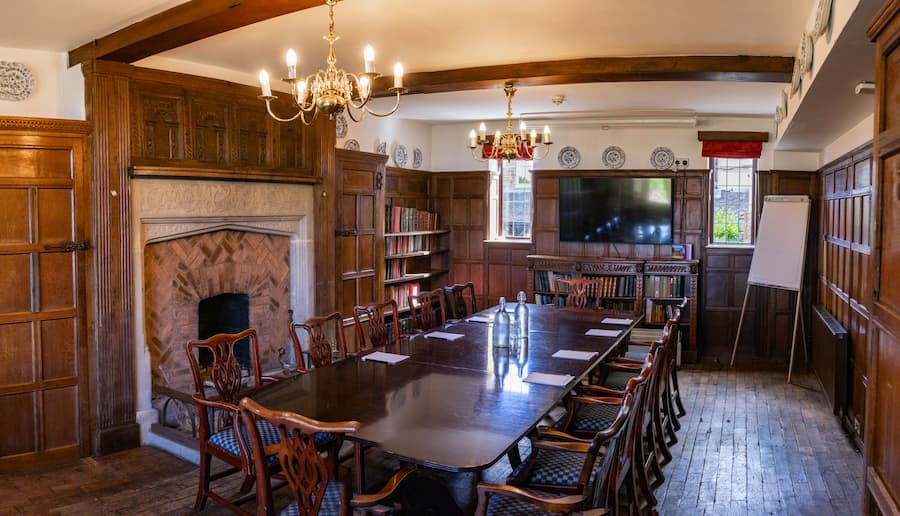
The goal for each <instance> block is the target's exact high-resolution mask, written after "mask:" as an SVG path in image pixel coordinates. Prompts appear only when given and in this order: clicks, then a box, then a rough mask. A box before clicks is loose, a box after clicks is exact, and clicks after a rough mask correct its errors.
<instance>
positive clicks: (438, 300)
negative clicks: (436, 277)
mask: <svg viewBox="0 0 900 516" xmlns="http://www.w3.org/2000/svg"><path fill="white" fill-rule="evenodd" d="M409 313H410V315H411V316H412V321H413V329H415V330H417V331H428V330H430V329H432V328H437V327H438V326H441V325H443V324H444V323H446V322H447V307H446V306H445V305H444V291H443V289H439V288H438V289H435V290H426V291H423V292H419V293H418V294H413V295H411V296H409Z"/></svg>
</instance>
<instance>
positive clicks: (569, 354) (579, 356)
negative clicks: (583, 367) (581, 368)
mask: <svg viewBox="0 0 900 516" xmlns="http://www.w3.org/2000/svg"><path fill="white" fill-rule="evenodd" d="M552 356H553V358H569V359H572V360H590V359H592V358H594V357H595V356H597V352H596V351H575V350H571V349H561V350H559V351H557V352H556V353H554V354H553V355H552Z"/></svg>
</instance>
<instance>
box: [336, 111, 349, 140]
mask: <svg viewBox="0 0 900 516" xmlns="http://www.w3.org/2000/svg"><path fill="white" fill-rule="evenodd" d="M334 132H335V134H336V135H337V137H338V138H346V137H347V117H345V116H344V115H338V116H336V117H335V118H334Z"/></svg>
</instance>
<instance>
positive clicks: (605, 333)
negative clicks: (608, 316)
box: [584, 328, 622, 337]
mask: <svg viewBox="0 0 900 516" xmlns="http://www.w3.org/2000/svg"><path fill="white" fill-rule="evenodd" d="M620 333H622V330H602V329H597V328H594V329H591V330H588V331H586V332H585V333H584V334H585V335H588V336H590V337H618V336H619V334H620Z"/></svg>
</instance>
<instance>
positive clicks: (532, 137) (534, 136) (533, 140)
mask: <svg viewBox="0 0 900 516" xmlns="http://www.w3.org/2000/svg"><path fill="white" fill-rule="evenodd" d="M536 142H537V131H536V130H534V129H532V130H531V135H530V136H529V138H528V143H530V144H531V146H532V147H534V144H535V143H536Z"/></svg>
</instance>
